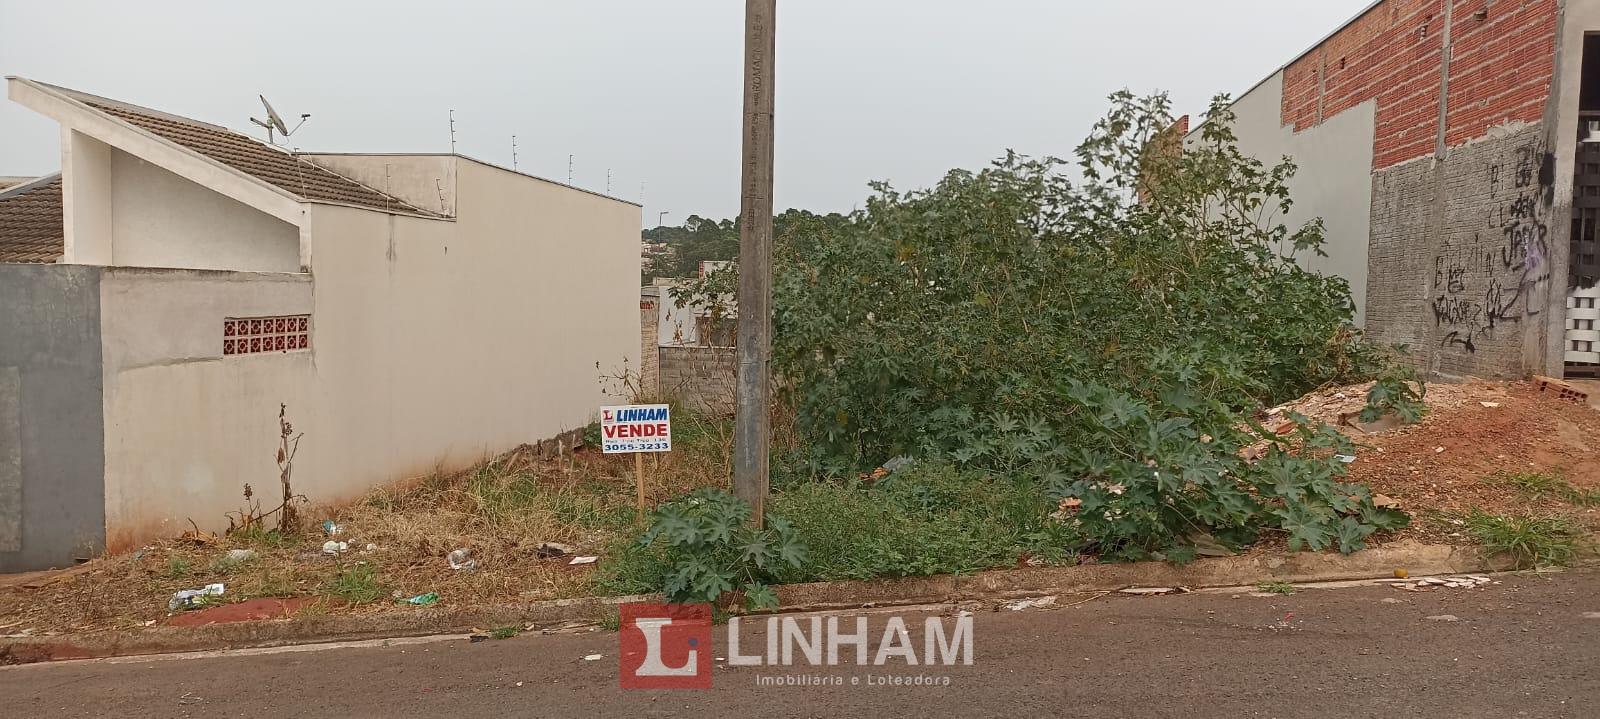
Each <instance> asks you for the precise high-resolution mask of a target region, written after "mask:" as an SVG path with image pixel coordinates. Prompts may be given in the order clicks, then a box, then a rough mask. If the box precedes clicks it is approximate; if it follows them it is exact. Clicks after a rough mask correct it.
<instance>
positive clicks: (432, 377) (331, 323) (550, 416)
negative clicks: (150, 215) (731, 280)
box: [305, 160, 640, 501]
mask: <svg viewBox="0 0 1600 719" xmlns="http://www.w3.org/2000/svg"><path fill="white" fill-rule="evenodd" d="M456 172H457V178H458V180H457V181H458V193H459V194H458V197H459V202H460V205H459V209H458V217H457V220H456V221H455V222H446V221H438V220H426V219H421V218H413V217H389V216H385V215H382V214H379V213H374V212H366V211H362V210H356V209H352V208H344V207H336V206H316V207H314V208H313V210H312V227H311V232H312V237H313V238H314V239H313V250H312V272H313V274H314V275H315V277H316V307H317V310H316V312H317V314H316V326H317V333H316V337H315V338H313V342H314V344H315V346H316V365H317V379H318V387H319V396H318V404H319V407H320V409H319V411H318V427H319V431H320V432H321V434H322V439H320V440H318V441H316V442H309V441H308V443H307V445H306V450H305V451H306V452H307V455H306V456H307V457H308V458H310V460H311V462H312V464H314V465H315V466H316V467H317V468H318V469H317V470H316V474H317V475H318V477H319V478H318V479H317V480H316V482H317V484H307V485H306V487H307V490H306V491H308V492H309V491H311V489H312V488H314V487H317V488H320V487H322V486H325V487H326V491H325V494H324V496H321V497H316V499H318V500H326V501H338V500H342V499H349V498H352V497H354V496H356V495H358V494H360V493H361V492H363V491H365V489H366V488H367V487H370V486H372V485H373V484H376V483H380V482H385V481H390V480H393V479H399V478H403V477H409V476H416V475H420V474H424V473H426V472H429V471H431V470H432V469H434V468H435V467H436V466H445V467H456V466H462V465H465V464H468V463H471V462H474V461H477V460H479V459H481V458H482V457H484V456H485V455H491V454H495V453H498V452H502V451H505V450H508V449H511V448H512V447H515V446H516V445H518V444H521V443H524V442H532V441H536V440H540V439H544V438H548V437H551V436H554V435H556V434H558V433H560V432H563V431H566V430H570V429H575V428H579V427H582V426H583V425H585V424H587V423H588V422H589V421H590V419H591V416H592V415H593V414H594V413H595V411H596V409H597V408H598V407H599V406H600V405H601V404H604V403H605V402H606V397H605V396H604V395H603V394H602V392H601V389H602V388H601V385H600V383H599V374H600V371H601V370H607V371H609V370H613V369H620V368H621V367H622V365H623V362H624V360H626V361H627V362H628V364H629V366H631V367H635V368H636V367H638V362H639V314H638V312H637V311H636V306H637V305H636V302H637V297H636V296H635V294H634V288H635V286H636V284H635V283H636V282H637V280H638V276H639V249H638V242H637V241H635V239H634V237H635V236H636V235H637V234H638V228H639V221H640V216H639V209H638V208H637V207H635V206H632V205H627V204H624V203H620V202H616V201H614V200H608V199H604V198H601V197H598V196H595V195H591V194H587V193H583V192H577V191H573V190H570V189H566V188H562V187H560V186H557V185H553V184H550V183H544V182H539V181H536V180H532V179H530V178H526V177H523V176H520V175H515V174H513V173H509V172H505V171H502V170H498V169H495V168H492V167H487V166H483V165H480V164H477V163H474V162H471V161H467V160H461V161H460V163H459V165H458V166H457V168H456ZM597 363H598V364H599V369H597V368H596V364H597ZM323 477H326V479H323ZM323 482H326V483H327V484H326V485H323V484H322V483H323Z"/></svg>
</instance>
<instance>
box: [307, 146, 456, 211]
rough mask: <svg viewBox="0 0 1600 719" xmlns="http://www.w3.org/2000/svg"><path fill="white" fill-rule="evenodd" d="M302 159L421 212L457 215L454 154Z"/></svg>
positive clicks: (318, 155) (329, 155)
mask: <svg viewBox="0 0 1600 719" xmlns="http://www.w3.org/2000/svg"><path fill="white" fill-rule="evenodd" d="M301 157H304V158H305V159H307V160H310V161H311V162H313V163H315V164H318V165H321V166H323V167H326V168H328V169H330V170H333V171H334V172H337V173H339V174H341V175H344V176H345V177H348V178H350V179H352V180H355V181H356V182H359V183H361V184H364V185H366V186H367V187H371V188H375V189H378V190H382V191H383V192H385V193H388V194H389V195H390V196H392V197H398V198H400V199H402V200H405V201H406V202H409V203H411V204H413V205H416V206H417V207H420V208H422V209H425V210H431V211H434V212H438V213H441V214H444V215H455V213H456V158H455V156H454V155H359V154H343V153H310V154H302V155H301Z"/></svg>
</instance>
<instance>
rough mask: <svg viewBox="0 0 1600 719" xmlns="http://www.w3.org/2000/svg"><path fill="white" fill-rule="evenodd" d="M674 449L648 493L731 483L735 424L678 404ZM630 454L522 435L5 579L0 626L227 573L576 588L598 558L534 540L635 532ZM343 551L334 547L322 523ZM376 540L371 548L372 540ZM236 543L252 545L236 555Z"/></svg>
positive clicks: (371, 593)
mask: <svg viewBox="0 0 1600 719" xmlns="http://www.w3.org/2000/svg"><path fill="white" fill-rule="evenodd" d="M673 429H674V445H675V451H674V452H673V453H672V454H671V455H670V456H669V457H659V458H658V457H647V458H646V459H645V474H646V478H647V480H648V488H649V491H648V496H649V499H650V502H651V503H652V504H654V503H655V502H657V501H660V500H662V499H665V498H667V497H670V496H675V495H678V494H682V493H684V492H687V491H690V490H692V489H694V488H696V487H701V486H707V485H714V486H724V487H725V486H726V485H727V476H728V466H727V461H728V460H727V458H728V447H729V446H730V445H731V441H732V434H731V425H730V424H729V423H728V422H726V421H713V420H705V419H701V418H697V417H693V416H685V415H682V414H680V415H676V416H675V417H674V427H673ZM633 470H634V463H633V458H632V457H628V456H612V457H607V456H605V455H602V454H600V453H599V452H598V451H596V450H580V451H579V452H576V453H574V454H570V455H568V456H565V457H561V458H556V459H549V460H539V459H535V458H533V457H532V454H531V450H530V449H528V448H522V449H519V450H518V451H514V452H511V453H509V454H507V455H505V456H502V457H499V458H496V459H494V460H490V461H487V462H485V463H483V464H481V465H479V466H477V467H474V468H472V469H470V470H467V471H465V472H459V473H455V474H436V475H434V476H430V477H425V478H421V479H418V480H413V481H410V482H406V483H402V484H401V485H397V486H393V487H386V488H382V489H378V490H375V491H373V492H372V493H371V494H370V495H369V496H368V497H366V498H365V499H364V500H363V501H361V502H358V503H356V504H353V505H350V506H344V507H336V508H328V507H320V508H311V509H308V510H306V511H304V512H303V513H302V516H304V517H306V518H307V519H308V520H309V521H308V522H307V524H309V525H311V526H309V527H307V528H306V530H305V531H303V532H300V533H298V534H293V535H288V536H285V535H280V534H279V533H278V532H276V531H249V532H236V533H234V534H232V535H229V536H226V537H222V538H220V539H218V540H217V541H216V542H214V543H204V544H200V543H195V542H190V541H185V540H182V539H171V540H166V541H161V542H157V543H154V544H152V545H150V546H147V547H145V548H144V549H141V550H140V551H138V552H135V553H132V554H125V555H119V556H111V557H104V558H101V559H97V560H95V561H94V562H91V563H90V564H88V565H85V566H83V567H80V568H78V569H77V570H75V571H73V572H72V573H71V574H70V575H69V576H65V577H63V578H61V579H58V580H56V581H54V582H51V583H49V584H47V585H45V586H42V587H37V588H27V587H25V586H13V587H4V588H0V635H8V634H44V633H50V632H83V631H95V630H105V629H126V628H133V627H140V626H146V625H148V624H150V623H159V622H161V621H162V620H164V619H165V618H166V617H167V616H168V611H167V599H168V598H169V597H170V596H171V595H172V593H173V592H176V591H178V590H180V589H192V588H196V587H200V586H204V585H205V584H208V583H212V582H223V583H224V584H226V585H227V593H226V594H225V595H224V596H223V597H222V598H221V601H224V602H236V601H241V600H244V599H251V598H257V597H295V596H318V597H322V598H324V601H321V602H318V603H317V604H315V605H312V606H311V607H308V608H306V609H302V610H301V611H302V612H305V611H315V612H318V613H323V612H344V613H365V612H378V611H408V610H414V608H413V607H410V606H408V605H404V604H400V603H398V602H395V601H393V598H399V597H409V596H413V595H417V594H422V593H425V592H437V593H438V594H439V595H440V598H441V599H440V602H439V606H451V605H456V606H466V605H471V604H475V603H480V602H513V601H532V600H540V599H556V598H564V597H573V596H582V595H585V594H589V593H590V592H591V590H592V586H593V580H592V572H593V566H594V565H587V566H578V567H573V566H569V565H568V564H567V558H541V557H540V556H539V553H538V548H539V545H540V544H542V543H544V542H559V543H562V544H567V545H571V546H573V547H575V548H576V549H577V550H578V551H579V552H580V553H582V554H596V555H598V554H603V553H604V552H605V550H606V548H607V547H608V546H609V545H611V543H612V542H614V541H616V540H617V539H618V538H619V537H623V536H633V535H634V534H636V533H637V532H638V531H639V529H640V526H639V525H638V523H637V520H636V519H635V507H634V504H635V499H634V497H635V495H634V471H633ZM324 519H332V520H333V521H334V522H335V523H337V524H338V525H339V526H340V528H341V529H340V532H339V534H338V535H337V536H334V537H331V539H335V540H339V541H344V542H347V543H348V544H349V547H350V548H349V551H347V552H346V553H344V554H340V555H336V556H330V555H325V554H323V552H322V544H323V542H324V541H326V540H328V539H330V537H328V536H325V535H324V533H323V530H322V527H321V522H322V520H324ZM369 545H370V546H371V547H372V549H370V550H369V549H367V547H368V546H369ZM458 548H466V549H470V550H472V554H473V557H474V559H476V561H477V563H478V567H477V568H476V569H473V570H467V571H456V570H452V569H450V567H449V565H448V563H447V562H446V560H445V555H447V554H448V553H450V552H451V551H452V550H455V549H458ZM231 549H252V550H255V556H254V557H253V558H251V559H249V560H246V561H243V562H232V561H229V560H228V559H227V555H228V552H229V550H231Z"/></svg>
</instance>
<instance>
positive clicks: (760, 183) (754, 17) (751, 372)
mask: <svg viewBox="0 0 1600 719" xmlns="http://www.w3.org/2000/svg"><path fill="white" fill-rule="evenodd" d="M777 5H778V3H777V0H745V5H744V24H745V33H744V133H743V135H744V143H743V144H744V152H743V158H742V159H743V163H742V168H741V171H740V183H739V187H740V203H739V215H740V223H739V339H738V358H739V376H738V385H737V388H736V395H735V396H736V407H735V409H736V413H735V416H734V432H733V492H734V494H736V495H738V497H739V498H740V499H743V500H744V501H746V502H748V503H750V508H751V510H752V511H751V515H752V519H753V520H754V521H755V523H756V526H758V527H759V526H762V523H763V522H764V519H765V516H764V515H765V513H766V500H767V474H768V470H769V466H768V454H769V452H770V450H771V446H772V414H771V394H772V381H771V375H770V369H769V367H768V362H769V360H770V359H771V355H772V108H773V103H772V95H773V72H772V65H773V59H774V58H773V54H774V48H775V44H774V42H773V34H774V32H775V25H776V15H777V11H778V10H777Z"/></svg>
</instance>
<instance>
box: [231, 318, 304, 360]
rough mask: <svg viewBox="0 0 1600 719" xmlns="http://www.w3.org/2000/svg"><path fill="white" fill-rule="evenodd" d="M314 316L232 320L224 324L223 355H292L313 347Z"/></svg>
mask: <svg viewBox="0 0 1600 719" xmlns="http://www.w3.org/2000/svg"><path fill="white" fill-rule="evenodd" d="M310 326H311V315H283V316H281V317H229V318H226V319H224V320H223V321H222V354H223V355H246V354H258V353H261V352H293V351H300V350H306V349H310V348H311V342H310V340H311V332H310Z"/></svg>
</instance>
